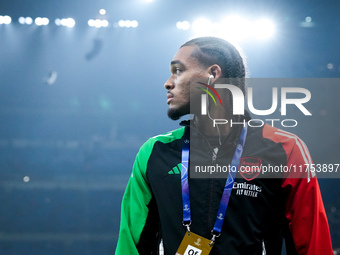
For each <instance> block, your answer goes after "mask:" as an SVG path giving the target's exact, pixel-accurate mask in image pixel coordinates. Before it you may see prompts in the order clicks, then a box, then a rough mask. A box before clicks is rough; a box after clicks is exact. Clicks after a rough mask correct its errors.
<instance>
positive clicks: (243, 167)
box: [238, 157, 262, 181]
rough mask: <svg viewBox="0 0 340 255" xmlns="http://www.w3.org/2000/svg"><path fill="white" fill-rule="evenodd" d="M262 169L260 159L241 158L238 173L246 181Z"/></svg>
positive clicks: (253, 177)
mask: <svg viewBox="0 0 340 255" xmlns="http://www.w3.org/2000/svg"><path fill="white" fill-rule="evenodd" d="M261 169H262V160H261V159H258V158H252V157H244V158H241V161H240V165H239V167H238V171H239V173H240V174H241V175H242V177H243V178H244V179H246V180H247V181H251V180H253V179H255V178H256V177H257V176H258V175H259V174H260V173H261Z"/></svg>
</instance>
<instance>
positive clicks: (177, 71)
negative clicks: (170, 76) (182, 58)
mask: <svg viewBox="0 0 340 255" xmlns="http://www.w3.org/2000/svg"><path fill="white" fill-rule="evenodd" d="M175 72H176V74H177V75H180V74H181V72H182V70H181V69H180V68H178V67H176V68H175Z"/></svg>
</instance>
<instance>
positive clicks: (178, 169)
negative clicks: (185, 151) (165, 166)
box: [168, 163, 181, 174]
mask: <svg viewBox="0 0 340 255" xmlns="http://www.w3.org/2000/svg"><path fill="white" fill-rule="evenodd" d="M168 174H181V163H179V164H178V165H177V166H175V167H173V168H172V169H171V170H170V171H169V172H168Z"/></svg>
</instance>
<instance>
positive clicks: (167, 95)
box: [166, 92, 174, 104]
mask: <svg viewBox="0 0 340 255" xmlns="http://www.w3.org/2000/svg"><path fill="white" fill-rule="evenodd" d="M166 97H167V98H168V100H167V101H166V103H167V104H169V103H170V101H171V100H172V99H173V98H174V95H173V94H171V93H169V92H168V93H167V94H166Z"/></svg>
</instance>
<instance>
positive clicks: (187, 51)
mask: <svg viewBox="0 0 340 255" xmlns="http://www.w3.org/2000/svg"><path fill="white" fill-rule="evenodd" d="M195 49H196V47H195V46H184V47H182V48H180V49H179V50H178V51H177V53H176V54H175V56H174V58H173V59H172V61H171V63H172V64H173V63H181V64H183V65H185V66H191V65H198V61H197V59H196V58H194V57H192V53H193V51H194V50H195Z"/></svg>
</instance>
